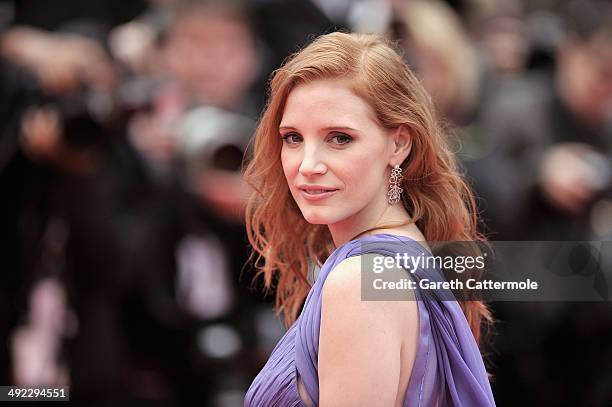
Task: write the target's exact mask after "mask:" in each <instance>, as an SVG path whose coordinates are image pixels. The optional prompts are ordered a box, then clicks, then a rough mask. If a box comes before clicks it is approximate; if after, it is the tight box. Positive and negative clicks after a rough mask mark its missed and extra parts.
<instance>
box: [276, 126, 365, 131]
mask: <svg viewBox="0 0 612 407" xmlns="http://www.w3.org/2000/svg"><path fill="white" fill-rule="evenodd" d="M278 129H279V130H297V128H296V127H293V126H280V127H279V128H278ZM322 130H327V131H330V130H350V131H359V130H357V129H354V128H352V127H348V126H327V127H324V128H323V129H322Z"/></svg>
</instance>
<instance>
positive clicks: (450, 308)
mask: <svg viewBox="0 0 612 407" xmlns="http://www.w3.org/2000/svg"><path fill="white" fill-rule="evenodd" d="M424 251H425V249H424V247H423V246H421V245H420V244H419V243H418V242H416V241H414V240H412V239H410V238H408V237H405V236H397V235H391V234H377V235H371V236H364V237H362V238H359V239H355V240H352V241H350V242H347V243H346V244H344V245H342V246H340V247H339V248H337V249H336V250H335V251H334V252H333V253H332V254H331V255H330V257H329V258H328V259H327V261H326V262H325V264H324V265H323V267H322V268H321V270H320V272H319V275H318V277H317V280H316V282H315V284H314V285H313V287H312V289H311V290H310V293H309V294H308V297H307V298H306V302H305V304H304V308H303V310H302V313H301V314H300V316H299V317H298V319H297V320H296V321H295V323H294V324H293V325H292V326H291V327H290V328H289V330H288V331H287V332H286V333H285V335H284V336H283V337H282V339H281V340H280V342H279V343H278V344H277V345H276V347H275V348H274V350H273V351H272V354H271V356H270V359H269V360H268V362H267V363H266V365H265V366H264V367H263V369H262V370H261V372H260V373H259V375H257V377H256V378H255V380H254V381H253V383H252V384H251V387H250V388H249V390H248V392H247V394H246V396H245V401H244V405H245V407H263V406H265V407H272V406H283V407H290V406H307V404H306V403H304V402H303V401H302V399H301V397H300V394H299V391H298V379H299V380H301V381H302V383H303V386H304V388H305V390H306V393H307V394H308V396H309V398H310V401H311V403H310V404H312V405H314V406H318V405H319V403H318V401H319V378H318V370H317V364H318V362H317V361H318V359H317V358H318V352H319V329H320V325H321V298H322V289H323V284H324V283H325V280H326V278H327V276H328V274H329V273H330V271H331V270H333V269H334V267H335V266H336V265H337V264H338V263H340V262H341V261H342V260H344V259H346V258H348V257H352V256H359V255H362V254H366V253H377V254H382V255H389V256H394V255H395V254H396V253H407V254H408V255H414V256H418V255H419V254H421V253H423V252H424ZM407 275H410V273H408V272H407ZM411 277H412V278H417V279H418V278H424V277H425V278H428V279H430V280H432V281H443V280H444V277H443V275H442V273H440V272H439V271H438V270H431V269H428V270H423V269H419V270H417V271H416V272H415V273H414V275H412V276H411ZM437 295H439V294H438V293H437V292H436V291H434V290H418V291H417V292H416V296H417V299H418V300H419V301H418V311H419V331H420V335H419V341H418V348H417V353H416V359H415V361H414V365H413V368H412V373H411V376H410V380H409V383H408V387H407V389H406V395H405V398H404V403H403V405H404V406H469V407H479V406H494V405H495V401H494V399H493V394H492V392H491V386H490V384H489V380H488V377H487V373H486V370H485V367H484V363H483V360H482V357H481V355H480V351H479V349H478V346H477V344H476V341H475V340H474V337H473V335H472V333H471V331H470V327H469V325H468V323H467V320H466V319H465V316H464V314H463V311H462V310H461V308H460V306H459V304H458V303H457V302H456V301H449V300H445V301H443V300H442V299H441V298H449V297H448V296H447V295H448V292H447V293H446V294H445V295H443V296H441V297H440V298H435V297H436V296H437Z"/></svg>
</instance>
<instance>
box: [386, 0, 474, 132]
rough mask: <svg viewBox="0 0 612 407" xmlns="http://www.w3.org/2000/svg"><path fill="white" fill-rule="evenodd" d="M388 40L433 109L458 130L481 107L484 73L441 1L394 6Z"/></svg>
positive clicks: (454, 17) (456, 19)
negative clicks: (402, 54)
mask: <svg viewBox="0 0 612 407" xmlns="http://www.w3.org/2000/svg"><path fill="white" fill-rule="evenodd" d="M393 11H394V18H393V20H392V22H391V24H390V27H389V29H388V30H389V35H390V36H391V37H392V38H394V39H397V40H398V41H399V42H400V44H401V46H402V48H403V50H405V55H406V59H407V61H408V63H409V64H410V65H412V67H413V68H414V69H415V71H416V72H417V73H418V75H419V78H420V80H421V81H422V83H423V86H424V87H425V89H427V91H428V92H429V93H430V94H431V96H432V98H433V100H434V103H435V105H436V108H437V109H438V111H439V112H440V113H441V114H442V115H443V116H444V117H445V118H446V119H448V120H451V121H453V122H454V123H455V124H457V125H463V124H468V123H469V122H470V121H471V116H472V115H474V114H475V113H474V112H475V111H476V110H477V109H478V104H479V103H484V102H483V99H484V98H485V97H486V96H485V95H481V91H483V90H485V89H484V88H485V83H484V69H485V67H484V66H482V64H481V63H480V61H479V59H478V54H477V53H476V49H475V48H474V46H473V45H472V44H471V42H470V39H469V38H468V36H467V33H466V32H465V30H464V28H463V26H462V22H461V20H460V19H459V17H458V16H457V15H456V14H455V12H454V11H453V10H452V9H451V8H450V7H449V6H447V5H446V4H445V3H443V2H441V1H420V0H417V1H411V2H396V5H395V7H394V10H393Z"/></svg>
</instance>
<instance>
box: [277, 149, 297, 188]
mask: <svg viewBox="0 0 612 407" xmlns="http://www.w3.org/2000/svg"><path fill="white" fill-rule="evenodd" d="M281 165H282V167H283V173H284V174H285V178H286V179H287V181H288V182H289V186H291V182H290V181H291V180H293V178H295V176H296V174H297V172H298V169H299V167H300V158H299V157H298V154H295V152H293V151H291V150H287V149H284V148H283V149H282V150H281Z"/></svg>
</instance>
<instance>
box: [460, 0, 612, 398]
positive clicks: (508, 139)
mask: <svg viewBox="0 0 612 407" xmlns="http://www.w3.org/2000/svg"><path fill="white" fill-rule="evenodd" d="M611 6H612V5H611V4H610V3H609V2H606V1H595V0H593V1H591V0H584V1H568V2H564V3H563V4H562V8H561V9H560V10H561V11H563V14H562V18H563V21H564V25H565V35H564V37H563V38H562V40H561V41H560V42H559V44H558V47H557V53H556V66H555V69H554V71H552V73H550V72H547V71H544V72H533V73H531V74H530V75H529V76H526V77H525V78H521V79H520V80H518V81H517V82H515V83H514V84H512V86H508V87H506V88H505V91H504V92H503V94H500V95H499V97H498V98H496V99H495V100H493V101H492V102H491V103H490V104H489V105H488V106H487V112H486V113H485V114H484V115H483V122H482V129H483V130H482V131H483V132H484V134H487V135H488V136H489V137H490V139H489V143H490V152H489V154H487V155H485V156H483V157H482V159H481V160H479V161H477V162H475V163H474V168H473V169H474V171H472V172H471V173H470V174H471V176H472V177H473V179H474V185H475V189H476V190H477V192H478V194H479V196H480V197H481V198H482V200H483V202H484V203H485V205H484V206H483V217H484V218H485V219H487V221H488V222H487V223H488V225H489V226H490V235H491V236H492V237H495V238H496V239H499V240H527V241H529V240H550V241H587V240H595V241H602V243H601V244H603V245H607V243H606V242H605V241H606V240H607V239H609V236H610V232H611V230H610V226H609V225H610V224H611V223H610V219H612V212H611V211H610V210H609V209H608V208H609V203H610V199H611V196H612V195H611V191H612V187H611V176H610V174H611V160H612V134H611V133H610V130H611V129H612V127H611V126H610V119H611V112H612V110H611V109H612V7H611ZM500 181H501V182H500ZM563 245H564V243H562V242H559V243H558V246H559V247H563ZM602 247H607V246H602ZM609 252H610V251H609V250H607V249H604V250H603V251H602V258H601V259H597V260H596V261H595V266H596V267H597V268H598V269H599V270H600V271H601V273H602V274H601V275H602V276H604V282H602V284H606V283H605V281H606V280H607V279H609V278H610V272H609V267H608V266H609V265H610V264H611V263H610V258H609V257H610V255H609ZM493 307H494V309H495V311H496V314H497V315H499V317H500V319H502V320H504V321H505V323H504V324H503V325H501V324H500V326H499V335H498V339H497V341H496V344H497V346H496V347H497V349H499V355H498V356H497V358H496V363H498V365H499V369H498V380H497V382H496V384H495V391H496V395H497V396H499V397H500V399H503V400H507V402H508V403H510V404H514V403H517V402H520V403H527V404H534V405H539V404H554V405H609V404H610V403H611V402H612V392H610V390H609V388H608V387H607V385H604V383H605V382H606V380H608V378H606V375H607V372H608V371H609V367H610V366H609V356H606V355H610V353H611V346H610V344H611V343H612V319H611V318H610V315H612V313H611V308H610V304H609V303H607V302H602V303H597V302H593V303H571V304H570V303H563V302H555V303H541V302H539V303H507V304H506V303H499V304H494V305H493ZM525 332H529V333H530V334H529V336H528V337H526V336H525ZM568 349H573V350H578V349H580V351H569V352H568Z"/></svg>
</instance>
